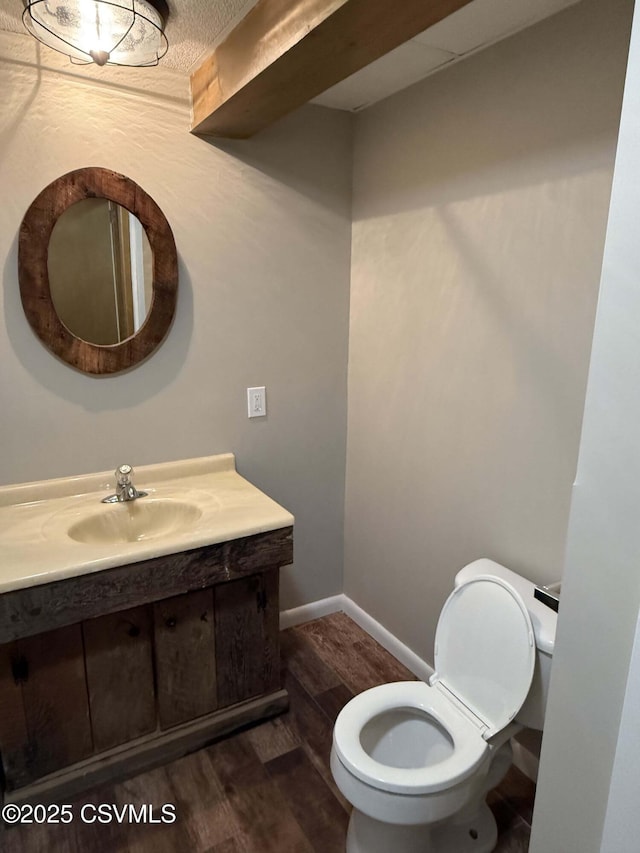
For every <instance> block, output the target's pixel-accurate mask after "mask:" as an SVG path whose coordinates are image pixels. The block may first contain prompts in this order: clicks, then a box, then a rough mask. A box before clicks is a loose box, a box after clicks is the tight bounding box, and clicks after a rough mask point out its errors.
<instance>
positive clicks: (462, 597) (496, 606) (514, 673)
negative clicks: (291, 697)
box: [430, 575, 536, 738]
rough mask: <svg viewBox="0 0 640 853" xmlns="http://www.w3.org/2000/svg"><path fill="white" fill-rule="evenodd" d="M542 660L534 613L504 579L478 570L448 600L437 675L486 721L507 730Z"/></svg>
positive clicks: (441, 626)
mask: <svg viewBox="0 0 640 853" xmlns="http://www.w3.org/2000/svg"><path fill="white" fill-rule="evenodd" d="M535 659H536V645H535V638H534V633H533V626H532V624H531V618H530V616H529V613H528V611H527V608H526V607H525V604H524V602H523V600H522V598H521V597H520V595H519V594H518V593H517V592H516V591H515V590H514V589H513V587H511V586H510V585H509V584H507V583H506V582H505V581H503V580H502V579H500V578H497V577H493V576H492V575H478V576H476V577H474V578H471V579H470V580H468V581H466V582H465V583H463V584H461V585H460V586H459V587H457V588H456V589H455V590H454V591H453V592H452V593H451V595H450V596H449V598H448V599H447V600H446V602H445V604H444V607H443V608H442V612H441V613H440V618H439V620H438V627H437V628H436V646H435V665H436V672H435V675H434V676H433V677H432V678H431V679H430V681H431V684H436V683H437V682H440V683H441V684H443V685H444V686H445V687H446V688H447V689H448V690H449V691H450V692H451V693H453V694H454V695H455V697H456V698H457V699H459V700H460V701H461V702H462V703H463V704H464V705H465V706H466V707H467V708H469V710H470V711H472V712H473V713H474V714H475V715H476V716H477V717H479V718H480V720H481V721H482V722H483V723H484V724H485V725H486V727H487V730H486V731H485V732H484V735H483V736H484V737H485V738H489V737H491V736H492V735H494V734H495V733H496V732H499V731H500V730H501V729H503V728H504V727H505V726H506V725H507V724H508V723H509V722H510V721H511V720H512V719H513V718H514V717H515V715H516V714H517V713H518V711H519V710H520V708H521V707H522V704H523V703H524V700H525V699H526V698H527V694H528V693H529V688H530V687H531V680H532V678H533V670H534V666H535Z"/></svg>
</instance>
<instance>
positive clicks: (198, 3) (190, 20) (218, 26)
mask: <svg viewBox="0 0 640 853" xmlns="http://www.w3.org/2000/svg"><path fill="white" fill-rule="evenodd" d="M168 2H169V9H170V16H169V21H168V23H167V29H166V33H167V38H168V40H169V51H168V53H167V55H166V56H165V57H164V59H163V60H162V65H163V66H164V67H165V68H171V69H173V70H174V71H180V72H182V73H184V74H188V73H189V72H190V71H191V70H192V69H193V67H194V66H195V65H197V64H198V61H199V60H200V59H201V58H203V57H204V56H205V55H206V54H208V53H210V52H211V51H212V50H213V48H214V47H215V46H216V45H217V44H218V42H219V41H221V39H222V38H223V37H224V36H225V35H226V33H227V32H228V31H229V30H230V29H232V28H233V26H234V25H235V24H236V22H237V21H239V20H240V19H241V18H243V17H244V15H246V13H247V12H248V11H249V9H250V8H251V7H252V6H254V5H255V3H256V0H168ZM23 8H24V6H23V3H22V0H0V30H8V31H9V32H14V33H24V32H25V29H24V26H23V24H22V10H23Z"/></svg>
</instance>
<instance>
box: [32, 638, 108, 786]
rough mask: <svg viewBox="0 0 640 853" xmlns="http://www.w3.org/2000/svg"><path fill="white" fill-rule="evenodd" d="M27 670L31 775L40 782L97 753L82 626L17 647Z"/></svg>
mask: <svg viewBox="0 0 640 853" xmlns="http://www.w3.org/2000/svg"><path fill="white" fill-rule="evenodd" d="M16 646H17V650H18V655H19V661H20V662H21V668H23V671H22V674H21V677H22V685H21V686H22V701H23V704H24V713H25V719H26V722H27V733H28V737H29V745H28V760H27V766H28V773H29V775H30V777H31V778H33V779H36V778H38V777H39V776H44V775H46V774H47V773H52V772H53V771H54V770H58V769H60V768H62V767H67V766H68V765H69V764H73V763H74V762H76V761H80V760H81V759H83V758H86V757H87V756H88V755H90V754H91V753H92V751H93V744H92V739H91V728H90V721H89V700H88V697H87V683H86V679H85V671H84V654H83V647H82V631H81V627H80V625H70V626H69V627H67V628H58V629H57V630H56V631H48V632H47V633H46V634H38V635H37V636H35V637H27V638H26V639H23V640H19V641H18V642H17V643H16Z"/></svg>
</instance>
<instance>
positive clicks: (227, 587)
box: [214, 569, 280, 707]
mask: <svg viewBox="0 0 640 853" xmlns="http://www.w3.org/2000/svg"><path fill="white" fill-rule="evenodd" d="M214 597H215V608H216V662H217V673H218V705H219V706H220V707H224V706H226V705H232V704H234V703H235V702H241V701H243V700H244V699H249V698H251V697H252V696H258V695H260V694H261V693H267V692H269V691H271V690H277V689H278V687H279V683H280V673H279V646H278V570H277V569H274V570H270V571H268V572H265V573H264V574H259V575H251V576H250V577H247V578H240V579H239V580H235V581H230V582H229V583H223V584H219V585H218V586H216V587H215V589H214Z"/></svg>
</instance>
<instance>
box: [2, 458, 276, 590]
mask: <svg viewBox="0 0 640 853" xmlns="http://www.w3.org/2000/svg"><path fill="white" fill-rule="evenodd" d="M134 483H135V485H136V486H137V488H138V489H141V490H144V491H145V492H147V493H148V494H147V496H146V497H143V498H138V499H137V500H134V501H128V502H123V503H117V504H104V503H102V499H103V498H104V497H106V496H107V495H110V494H113V491H114V488H115V483H114V474H113V470H111V471H102V472H100V473H97V474H82V475H80V476H77V477H62V478H60V479H57V480H41V481H39V482H35V483H18V484H17V485H13V486H0V594H1V593H3V592H8V591H9V590H12V589H21V588H24V587H28V586H35V585H37V584H43V583H50V582H52V581H58V580H62V579H65V578H69V577H74V576H77V575H84V574H89V573H91V572H99V571H103V570H104V569H110V568H113V567H115V566H124V565H128V564H130V563H135V562H139V561H141V560H148V559H152V558H154V557H161V556H163V555H166V554H176V553H180V552H183V551H189V550H191V549H194V548H202V547H204V546H208V545H214V544H216V543H220V542H228V541H231V540H233V539H239V538H242V537H245V536H252V535H254V534H257V533H266V532H267V531H270V530H278V529H280V528H283V527H290V526H292V525H293V516H292V515H291V513H289V512H287V510H286V509H283V507H281V506H279V505H278V504H277V503H276V502H275V501H273V500H271V498H269V497H267V495H265V494H264V493H263V492H261V491H260V490H259V489H257V488H256V487H255V486H253V485H251V483H249V482H247V480H245V479H244V478H243V477H241V476H240V475H239V474H238V472H237V471H236V466H235V458H234V456H233V454H231V453H221V454H219V455H218V456H206V457H202V458H199V459H184V460H181V461H176V462H162V463H159V464H156V465H136V466H135V477H134Z"/></svg>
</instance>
